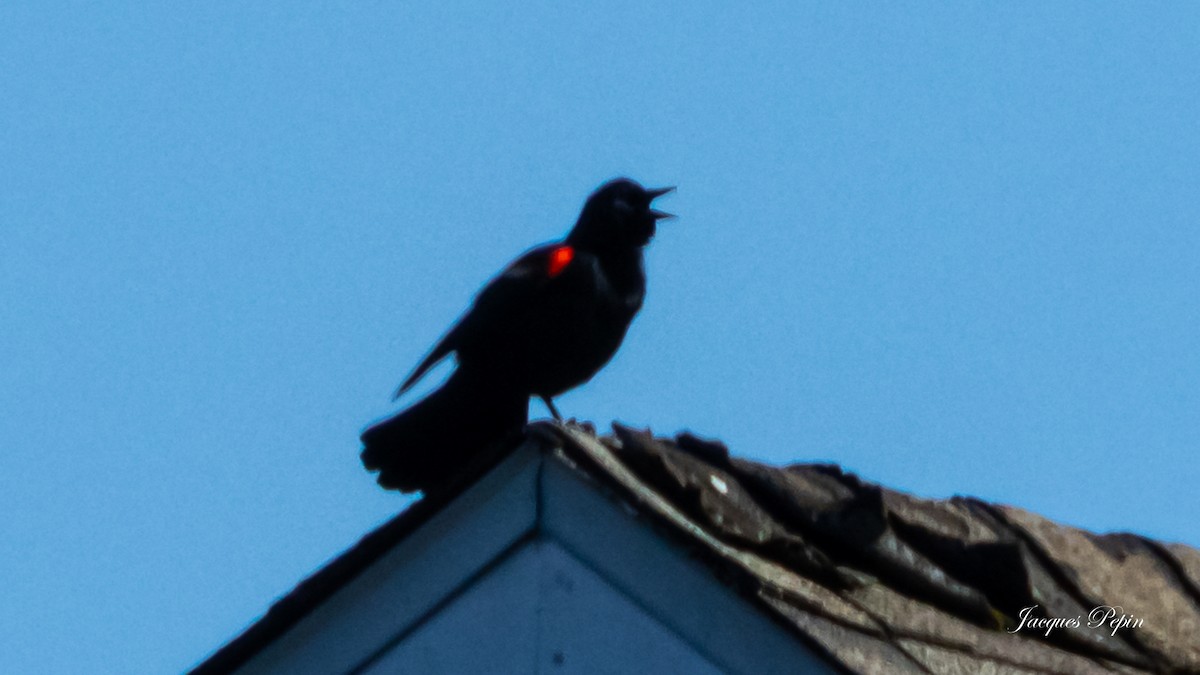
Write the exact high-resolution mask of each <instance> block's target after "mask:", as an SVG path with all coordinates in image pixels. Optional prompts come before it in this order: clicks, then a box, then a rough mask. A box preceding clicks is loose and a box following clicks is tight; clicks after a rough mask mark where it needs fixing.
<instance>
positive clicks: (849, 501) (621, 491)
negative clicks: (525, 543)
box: [194, 422, 1200, 673]
mask: <svg viewBox="0 0 1200 675" xmlns="http://www.w3.org/2000/svg"><path fill="white" fill-rule="evenodd" d="M614 432H615V435H613V436H605V437H597V436H596V435H595V434H594V433H593V431H592V430H591V429H590V428H588V427H586V426H581V425H575V424H570V425H557V424H552V423H545V422H541V423H536V424H533V425H531V426H530V430H529V435H528V437H527V439H526V440H525V444H526V445H529V444H532V445H534V446H536V447H538V448H539V449H540V451H541V452H542V453H543V454H544V455H545V457H546V458H547V461H552V462H554V463H555V464H557V465H560V466H563V467H566V468H567V469H569V470H570V471H571V472H573V473H575V474H576V475H577V476H579V477H580V478H582V479H583V480H584V481H585V483H587V484H590V485H591V486H592V487H594V488H595V489H596V490H597V491H599V492H601V493H603V494H604V495H605V496H606V497H607V498H608V499H610V500H613V501H615V502H618V503H620V504H621V505H622V506H624V507H627V508H628V509H630V510H632V511H633V512H634V513H636V514H637V516H638V517H639V518H643V519H645V520H646V521H647V522H649V523H651V524H652V525H653V527H654V528H655V531H656V532H657V533H659V534H660V535H661V536H662V537H664V538H667V539H670V540H671V541H673V542H674V543H675V544H677V545H680V546H683V547H686V548H687V549H688V550H689V551H690V553H691V555H692V556H693V557H694V558H696V559H698V560H701V561H703V562H704V563H705V564H706V565H707V566H708V567H709V568H710V570H711V571H712V573H713V575H714V577H715V578H716V579H719V580H720V581H722V582H723V583H725V584H727V585H729V586H730V587H731V588H734V589H736V591H737V592H738V593H740V594H741V596H742V597H743V598H745V599H746V600H747V601H748V602H750V603H752V604H754V605H756V606H757V607H759V608H760V609H761V610H762V611H763V612H765V613H767V614H768V615H770V616H771V618H772V619H773V620H775V621H776V622H778V623H781V624H783V625H785V626H786V627H788V628H789V629H790V630H791V631H793V632H794V634H795V636H796V637H797V639H799V640H802V641H804V642H805V643H806V644H808V645H810V646H812V647H814V648H815V649H816V650H818V651H820V652H823V653H824V655H825V656H826V657H827V658H828V659H829V660H830V661H831V662H833V663H835V664H836V665H838V666H840V667H841V668H842V669H845V670H847V671H849V672H856V673H876V672H878V673H883V672H888V673H891V672H904V671H905V670H908V671H909V672H918V673H920V672H934V673H941V672H981V671H989V670H990V671H991V672H1030V673H1097V672H1116V673H1134V672H1158V673H1168V672H1200V551H1197V550H1196V549H1194V548H1190V547H1187V546H1183V545H1180V544H1165V543H1162V542H1158V541H1155V540H1152V539H1147V538H1145V537H1140V536H1137V535H1132V534H1108V535H1097V534H1092V533H1089V532H1086V531H1083V530H1079V529H1076V528H1072V527H1067V526H1064V525H1060V524H1057V523H1054V522H1052V521H1049V520H1047V519H1045V518H1042V517H1041V516H1038V515H1036V514H1033V513H1030V512H1028V511H1024V510H1021V509H1018V508H1015V507H1011V506H1004V505H997V504H990V503H987V502H983V501H981V500H977V499H972V498H964V497H955V498H952V499H949V500H928V499H919V498H916V497H913V496H911V495H907V494H904V493H901V492H897V491H894V490H889V489H887V488H883V487H880V486H878V485H874V484H871V483H868V482H866V481H863V480H861V479H859V478H858V477H856V476H854V475H852V474H848V473H846V472H844V471H843V470H841V469H840V468H838V467H837V466H834V465H825V464H797V465H792V466H787V467H775V466H770V465H766V464H761V463H757V462H752V461H748V460H744V459H740V458H736V457H731V456H730V454H729V452H728V450H727V449H726V448H725V446H724V445H722V444H721V443H719V442H716V441H710V440H705V439H701V438H698V437H695V436H692V435H689V434H682V435H679V436H676V437H674V438H662V437H655V436H654V435H652V434H651V433H650V432H649V431H638V430H634V429H630V428H627V427H623V426H620V425H614ZM509 449H511V448H509ZM504 455H505V451H504V450H498V451H497V453H496V454H494V455H492V456H489V457H484V458H480V460H479V461H478V462H477V463H476V465H475V466H472V467H469V468H467V469H465V470H464V473H463V474H462V475H461V476H460V477H459V479H458V480H457V481H455V483H454V484H452V485H449V486H447V488H446V489H444V490H441V491H439V492H438V493H436V494H431V495H428V496H426V497H425V498H423V499H422V500H420V501H418V502H417V503H415V504H413V505H412V506H411V507H410V508H409V509H407V510H406V511H404V512H403V513H401V514H400V515H399V516H397V517H396V518H394V519H393V520H392V521H390V522H388V523H386V524H384V525H383V526H382V527H380V528H378V529H377V530H375V531H374V532H371V533H370V534H368V535H367V536H365V537H364V538H363V539H362V540H361V541H360V542H359V543H358V544H356V545H355V546H353V547H352V548H350V549H349V550H348V551H346V552H345V553H343V554H342V555H341V556H339V557H338V558H336V559H335V560H334V561H332V562H331V563H330V564H328V565H327V566H325V567H324V568H323V569H321V570H320V571H318V572H317V573H315V574H314V575H313V576H311V577H310V578H309V579H307V580H305V581H304V582H303V583H301V584H300V585H299V586H297V587H296V589H295V590H293V591H292V592H290V593H289V594H288V595H286V596H285V597H283V598H282V599H280V600H279V601H278V602H276V603H275V605H274V606H272V607H271V609H270V610H269V611H268V613H267V614H266V616H264V617H263V618H262V619H260V620H259V621H258V622H256V623H255V624H254V625H252V626H251V627H250V628H249V629H248V630H246V631H245V632H244V633H243V634H242V635H240V636H238V637H237V638H235V639H234V640H233V641H231V642H230V643H229V644H227V645H226V646H224V647H223V648H221V649H220V650H219V651H217V652H216V653H215V654H214V655H213V656H212V657H210V658H209V659H208V660H207V661H205V662H204V663H203V664H201V665H200V666H199V667H198V668H197V669H196V671H194V672H196V673H217V672H230V671H232V670H234V669H236V668H237V667H238V666H239V665H241V664H243V663H245V662H246V661H247V660H249V659H250V658H251V657H252V656H254V655H255V654H256V653H257V652H258V651H259V650H261V649H262V648H263V647H264V646H266V645H267V644H269V643H271V642H272V641H273V640H275V639H276V638H278V637H279V636H281V635H283V634H284V633H286V632H287V631H288V629H289V628H291V627H292V626H294V625H295V624H296V623H297V622H299V621H300V620H301V619H302V618H304V617H305V616H306V615H307V614H308V613H310V612H311V611H313V610H314V609H315V608H316V607H317V606H319V605H320V604H321V603H322V602H324V601H325V600H326V599H328V598H329V597H331V596H332V595H333V594H334V593H336V592H337V591H338V589H339V588H341V587H342V586H343V585H344V584H346V583H348V582H349V581H350V580H352V579H354V578H355V577H356V576H358V575H359V574H360V573H362V572H363V571H364V570H365V569H366V568H368V567H370V566H371V565H372V564H373V563H374V562H376V561H377V560H378V559H379V558H380V557H382V556H383V555H384V554H385V553H386V552H387V551H389V550H390V549H392V548H393V547H395V546H397V545H398V544H399V543H400V542H402V541H403V540H405V538H406V537H408V536H410V535H411V533H413V532H414V531H416V530H417V529H419V528H420V526H421V525H422V524H423V523H425V522H427V521H428V520H429V519H430V518H431V517H433V516H434V515H435V514H437V513H438V512H439V511H440V510H442V509H444V508H445V507H446V506H447V505H448V504H450V503H451V502H453V501H454V500H455V499H456V498H457V497H458V496H459V495H461V494H462V493H463V491H465V490H466V489H468V488H469V487H470V486H471V485H472V484H473V482H475V481H476V480H478V479H479V477H480V476H482V475H483V474H486V473H487V471H488V470H489V469H490V468H491V467H492V466H494V465H495V464H496V463H497V462H499V461H500V460H502V459H503V456H504ZM1030 607H1035V608H1036V609H1033V610H1028V609H1026V608H1030ZM1097 608H1100V609H1097ZM1104 608H1114V610H1113V613H1112V615H1111V616H1109V615H1106V614H1104V612H1106V611H1107V610H1106V609H1104ZM1096 612H1099V613H1100V614H1096ZM1089 616H1091V617H1094V618H1101V616H1103V618H1104V625H1102V626H1098V627H1094V626H1089ZM1122 616H1124V617H1126V618H1127V619H1129V620H1130V621H1131V623H1130V624H1128V625H1119V624H1116V623H1114V621H1117V620H1119V619H1118V617H1122ZM1029 619H1035V620H1037V619H1041V620H1043V623H1041V625H1038V626H1036V627H1035V626H1034V625H1033V624H1034V623H1036V621H1033V622H1031V621H1029ZM1046 619H1056V620H1057V621H1053V622H1050V623H1046V622H1045V620H1046ZM1071 619H1075V621H1074V622H1072V621H1070V620H1071ZM1135 619H1136V620H1140V623H1133V620H1135ZM1023 624H1024V625H1023ZM1114 629H1115V630H1114ZM747 648H752V647H749V646H748V647H747Z"/></svg>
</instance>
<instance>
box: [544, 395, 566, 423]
mask: <svg viewBox="0 0 1200 675" xmlns="http://www.w3.org/2000/svg"><path fill="white" fill-rule="evenodd" d="M541 399H542V403H545V404H546V407H547V408H549V409H550V414H551V415H554V420H555V421H556V422H561V421H562V415H559V414H558V408H555V407H554V401H551V400H550V397H549V396H542V397H541Z"/></svg>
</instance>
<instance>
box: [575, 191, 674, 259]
mask: <svg viewBox="0 0 1200 675" xmlns="http://www.w3.org/2000/svg"><path fill="white" fill-rule="evenodd" d="M674 189H675V188H673V187H669V188H656V189H646V188H644V187H642V186H641V185H638V184H637V183H635V182H634V181H632V180H630V179H628V178H617V179H616V180H611V181H609V182H607V183H605V184H604V185H601V186H600V189H598V190H596V191H595V192H593V193H592V196H591V197H588V200H587V203H586V204H584V205H583V212H582V213H580V214H579V222H577V223H576V224H575V229H573V230H571V234H570V235H569V236H568V237H567V241H568V242H569V243H571V244H572V245H574V246H578V247H580V248H583V249H585V250H592V251H596V252H601V251H604V250H605V249H628V248H630V247H641V246H645V245H646V244H648V243H650V240H651V239H652V238H653V237H654V231H655V226H656V224H657V223H658V221H659V220H662V219H664V218H673V217H674V216H672V215H671V214H669V213H663V212H662V211H659V210H657V209H653V208H650V202H652V201H654V199H655V198H656V197H661V196H662V195H665V194H666V193H668V192H670V191H672V190H674Z"/></svg>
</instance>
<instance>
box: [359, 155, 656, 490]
mask: <svg viewBox="0 0 1200 675" xmlns="http://www.w3.org/2000/svg"><path fill="white" fill-rule="evenodd" d="M674 189H675V188H674V187H668V188H656V189H647V188H644V187H642V186H641V185H640V184H638V183H637V182H635V181H633V180H632V179H629V178H616V179H613V180H610V181H608V182H606V183H604V184H603V185H601V186H600V187H599V188H598V189H597V190H596V191H595V192H593V193H592V194H591V196H589V197H588V199H587V200H586V202H585V203H584V206H583V209H582V211H581V212H580V214H579V218H578V220H577V221H576V222H575V225H574V227H572V228H571V230H570V232H569V233H568V234H567V236H566V237H565V238H564V239H562V240H560V241H556V242H552V243H548V244H543V245H541V246H537V247H534V248H532V249H530V250H528V251H526V252H525V253H524V254H522V255H520V256H519V257H518V258H517V259H516V260H514V261H513V262H512V263H510V264H509V265H508V266H507V267H505V268H504V269H503V270H502V271H501V272H500V273H499V274H498V275H497V276H496V277H494V278H493V279H492V280H491V281H489V282H488V283H487V284H486V285H485V286H484V287H483V288H482V289H481V290H480V291H479V293H478V294H477V295H476V296H475V299H474V302H473V303H472V305H471V306H470V308H469V309H468V310H467V311H466V313H465V314H463V316H462V317H461V318H460V319H459V320H458V321H457V322H456V323H455V324H454V325H453V326H451V327H450V329H449V330H448V331H447V332H446V333H445V335H444V336H443V337H442V338H441V340H439V341H438V342H437V344H436V345H435V346H434V347H433V349H432V350H431V351H430V352H429V354H428V355H427V356H426V357H425V358H424V359H423V360H422V361H421V362H420V363H419V364H418V365H417V367H416V368H415V369H414V370H413V372H412V374H411V375H409V376H408V378H406V379H405V380H404V382H403V384H401V385H400V387H399V388H398V389H397V390H396V392H395V395H394V396H393V399H396V398H399V397H400V396H401V395H402V394H404V393H405V392H406V391H408V390H409V389H410V388H411V387H412V386H413V385H414V384H416V383H417V381H419V380H420V379H421V378H422V377H423V376H424V375H425V374H426V373H427V372H428V371H429V369H430V368H432V367H433V366H434V365H436V364H437V363H438V362H439V361H441V360H442V359H444V358H447V357H449V356H451V355H453V357H454V360H455V361H456V364H457V365H456V367H455V369H454V371H453V372H452V373H451V375H450V377H449V379H447V380H446V382H445V383H444V384H442V385H441V386H440V387H438V388H437V389H435V390H434V391H433V392H432V393H430V394H429V395H427V396H426V397H425V398H423V399H421V400H419V401H418V402H417V403H415V404H413V405H412V406H411V407H409V408H407V409H405V410H403V411H401V412H400V413H398V414H396V415H395V416H393V417H391V418H388V419H385V420H384V421H382V422H379V423H377V424H375V425H373V426H371V427H370V428H368V429H367V430H366V431H364V432H363V433H362V436H361V440H362V446H363V449H362V452H361V459H362V462H363V465H364V466H365V467H366V469H367V470H368V471H372V472H374V471H378V472H379V474H378V476H377V478H376V481H377V482H378V483H379V485H380V486H382V487H384V488H387V489H395V490H399V491H401V492H416V491H418V490H420V491H423V492H426V493H428V492H429V491H430V490H432V489H436V488H437V487H438V486H441V485H444V484H445V483H446V482H447V481H448V480H449V479H450V478H452V477H453V476H454V475H455V474H456V473H457V472H459V471H460V470H462V467H463V466H464V465H466V464H468V463H469V462H470V461H471V460H472V459H473V458H475V457H478V456H479V455H480V454H481V453H482V452H483V451H484V450H486V449H488V448H489V447H492V446H495V445H496V444H498V443H502V442H504V441H506V440H511V439H513V438H516V437H517V436H519V435H520V433H521V432H522V430H523V429H524V427H525V424H526V423H527V422H528V419H529V400H530V398H531V397H533V396H537V397H539V398H540V399H541V400H542V401H543V402H544V403H545V404H546V407H547V408H548V409H549V411H550V413H551V414H552V415H553V416H554V418H555V419H558V420H561V419H562V417H561V415H560V414H559V412H558V409H557V408H556V407H555V405H554V401H553V399H554V397H556V396H558V395H559V394H562V393H563V392H565V391H567V390H569V389H572V388H574V387H577V386H579V385H581V384H583V383H585V382H587V381H588V380H590V379H591V378H592V376H594V375H595V374H596V373H597V372H598V371H599V370H600V369H601V368H602V367H603V366H604V365H605V364H606V363H608V361H609V360H610V359H612V357H613V355H614V354H615V353H616V351H617V349H618V348H619V347H620V346H621V342H622V341H623V340H624V338H625V334H626V332H627V331H628V329H629V325H630V323H631V322H632V321H633V318H634V316H635V315H637V313H638V311H639V310H640V309H641V307H642V303H643V301H644V299H645V295H646V273H645V266H644V258H643V249H644V248H645V247H646V245H647V244H649V243H650V241H651V239H653V237H654V235H655V233H656V226H657V224H658V222H659V221H661V220H664V219H667V218H673V217H674V216H673V215H672V214H669V213H665V212H663V211H659V210H657V209H655V208H653V207H652V205H651V202H653V201H654V200H655V199H657V198H658V197H661V196H663V195H665V194H667V193H668V192H671V191H673V190H674Z"/></svg>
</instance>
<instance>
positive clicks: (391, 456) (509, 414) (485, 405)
mask: <svg viewBox="0 0 1200 675" xmlns="http://www.w3.org/2000/svg"><path fill="white" fill-rule="evenodd" d="M503 385H504V383H496V382H494V381H491V378H487V377H482V376H480V375H476V374H473V373H472V372H470V371H467V370H465V369H463V368H462V367H459V368H458V369H457V370H456V371H454V374H453V375H451V376H450V379H449V380H447V381H446V383H445V384H443V385H442V386H441V387H440V388H438V389H436V390H435V391H434V392H433V393H431V394H429V395H428V396H426V397H425V398H424V399H422V400H420V401H418V402H417V403H416V404H415V405H413V406H412V407H410V408H408V409H407V410H404V411H403V412H401V413H400V414H398V415H396V416H394V417H391V418H389V419H387V420H384V421H383V422H380V423H379V424H376V425H375V426H372V427H371V428H369V429H367V430H366V431H364V432H363V435H362V443H363V451H362V461H363V465H364V466H366V468H367V470H368V471H379V477H378V479H377V480H378V482H379V484H380V485H382V486H383V487H385V488H389V489H396V490H400V491H402V492H415V491H416V490H424V491H426V492H428V491H429V490H430V489H431V488H434V487H436V486H438V485H440V484H443V483H445V482H446V481H447V480H448V479H450V478H451V477H453V476H454V474H455V473H457V472H459V471H461V470H462V468H463V467H465V466H467V465H469V464H471V463H472V461H473V460H474V459H476V458H477V457H479V456H480V455H482V454H483V453H484V451H485V450H488V449H489V448H490V447H492V446H495V445H497V444H499V443H504V442H506V441H508V440H510V439H511V438H512V437H513V436H515V435H516V434H517V433H519V432H520V431H521V430H522V428H523V427H524V425H525V423H526V422H527V421H528V419H529V395H528V394H526V393H523V392H519V391H512V389H511V387H507V386H503Z"/></svg>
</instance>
